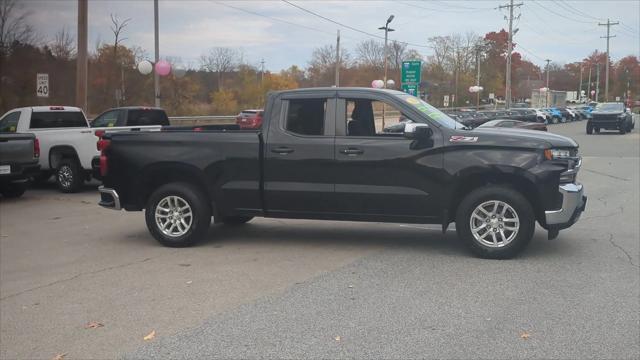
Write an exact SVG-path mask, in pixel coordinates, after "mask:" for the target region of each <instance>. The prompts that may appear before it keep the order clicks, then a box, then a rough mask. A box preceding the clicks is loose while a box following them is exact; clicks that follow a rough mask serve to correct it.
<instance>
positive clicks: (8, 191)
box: [0, 183, 27, 199]
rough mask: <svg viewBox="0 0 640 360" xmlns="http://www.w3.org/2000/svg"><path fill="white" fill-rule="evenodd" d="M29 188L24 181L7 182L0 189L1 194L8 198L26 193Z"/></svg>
mask: <svg viewBox="0 0 640 360" xmlns="http://www.w3.org/2000/svg"><path fill="white" fill-rule="evenodd" d="M26 190H27V185H26V184H24V183H21V184H6V185H3V186H2V188H1V189H0V194H2V196H4V197H5V198H7V199H13V198H18V197H20V196H22V194H24V192H25V191H26Z"/></svg>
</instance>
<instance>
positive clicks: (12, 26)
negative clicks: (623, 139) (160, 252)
mask: <svg viewBox="0 0 640 360" xmlns="http://www.w3.org/2000/svg"><path fill="white" fill-rule="evenodd" d="M16 5H17V2H16V1H15V0H2V2H0V112H1V113H4V112H5V111H7V110H9V109H11V108H14V107H20V106H33V105H49V104H57V105H70V104H74V102H75V79H76V67H75V57H76V55H75V39H73V38H72V37H71V36H70V34H69V32H68V30H67V29H65V28H63V29H61V30H60V31H59V32H58V33H56V34H55V36H54V37H53V38H52V39H51V40H50V41H43V40H42V39H39V37H38V36H37V34H36V33H35V32H34V31H33V29H32V28H31V27H30V26H29V25H27V19H26V16H27V14H24V13H20V12H19V11H18V10H19V9H18V7H17V6H16ZM129 21H130V19H119V18H118V17H117V16H115V15H112V16H111V23H112V26H111V30H112V33H113V39H112V40H111V41H109V42H102V43H100V44H98V45H97V46H96V48H95V49H94V50H93V51H92V52H91V54H90V58H89V84H88V94H89V95H88V96H89V109H88V113H89V114H91V115H95V114H97V113H99V112H101V111H103V110H105V109H108V108H110V107H114V106H125V105H142V106H152V105H153V104H154V90H153V76H152V75H142V74H140V73H139V72H138V70H137V68H136V65H137V63H138V62H140V61H141V60H143V59H147V58H149V56H148V53H147V52H146V51H145V50H144V49H142V48H140V47H138V46H126V45H125V44H124V41H125V40H126V30H127V25H128V24H129ZM507 38H508V34H507V32H506V31H505V30H504V29H502V30H499V31H495V32H489V33H487V34H485V35H483V36H480V35H477V34H475V33H466V34H451V35H446V36H434V37H431V38H429V39H428V44H429V46H430V48H431V51H430V55H427V56H423V55H421V54H420V53H419V52H418V51H416V50H415V49H411V48H409V47H408V46H407V44H404V43H402V42H396V41H391V42H390V43H389V45H388V48H387V51H386V58H387V63H388V78H389V79H393V80H394V81H395V83H396V87H400V73H401V67H402V61H405V60H421V61H422V82H421V84H420V89H421V92H422V94H423V95H424V96H425V97H426V99H427V100H428V101H429V102H430V103H432V104H434V105H435V106H443V98H444V95H449V96H451V95H454V96H453V97H452V99H451V102H450V104H449V105H450V106H464V105H467V104H475V101H476V100H475V99H476V98H475V96H476V95H475V94H471V93H469V90H468V89H469V87H470V86H472V85H475V84H476V81H477V74H478V71H477V70H478V66H479V69H480V85H481V86H482V87H483V88H484V90H483V92H482V93H481V98H482V99H483V101H487V99H488V96H489V94H494V96H495V98H498V99H500V98H504V88H505V81H504V78H505V67H506V55H505V54H506V52H507ZM514 49H515V51H514V53H513V54H512V79H513V80H512V89H513V90H512V94H513V97H514V100H516V101H518V100H524V99H526V98H529V97H530V96H531V89H536V88H540V87H542V86H544V85H545V82H544V81H545V79H546V74H545V70H546V69H543V68H540V67H539V66H537V65H535V64H534V63H532V62H530V61H529V60H527V59H525V58H523V56H522V55H521V53H520V52H518V45H517V43H516V44H515V46H514ZM336 55H337V54H336V46H335V44H326V45H322V46H318V47H317V48H316V49H314V51H313V52H312V54H311V58H310V60H309V61H308V63H307V64H305V66H299V65H292V66H290V67H289V68H288V69H285V70H282V71H279V72H271V71H262V69H261V68H260V67H259V66H256V65H252V64H250V63H248V62H247V59H246V57H245V56H244V53H243V51H242V49H239V48H226V47H213V48H211V49H209V50H208V51H206V52H205V53H203V54H202V56H201V57H200V59H199V61H198V64H197V65H196V66H191V68H190V69H188V70H187V71H186V73H185V74H184V75H183V76H176V75H175V74H172V75H169V76H167V77H163V78H162V79H161V82H160V84H161V89H160V93H161V103H162V106H163V107H164V108H165V109H166V110H167V111H168V113H169V114H170V115H172V116H179V115H216V114H220V115H222V114H224V115H229V114H235V113H237V112H238V111H240V110H241V109H246V108H261V107H262V106H263V104H264V100H265V96H266V93H267V92H269V91H271V90H281V89H291V88H298V87H317V86H332V85H334V81H335V71H336V68H339V71H340V86H365V87H368V86H370V84H371V81H372V80H375V79H382V77H383V72H384V63H385V49H384V44H383V43H382V42H380V41H376V40H364V41H361V42H360V43H358V44H357V45H356V46H355V47H354V48H353V49H346V48H341V49H340V52H339V56H338V57H339V59H336V58H337V56H336ZM166 60H168V61H169V62H170V63H172V64H173V66H174V68H175V67H180V66H181V65H182V61H181V59H180V58H167V59H166ZM336 60H338V61H339V66H337V63H336ZM605 62H606V55H605V54H604V53H602V52H599V51H597V50H595V51H594V52H592V53H591V54H589V55H588V56H587V57H585V58H584V59H583V60H581V61H577V62H574V63H569V64H564V65H560V64H556V63H551V64H550V65H549V75H550V76H549V78H550V84H549V87H550V88H551V89H552V90H567V91H571V90H574V91H577V90H579V86H580V73H581V72H582V79H583V81H582V84H583V86H582V90H584V91H585V92H587V91H588V89H595V87H596V81H597V80H596V64H600V77H599V81H600V86H599V87H600V94H601V97H600V99H599V100H601V101H602V100H604V98H603V96H604V78H605V76H604V68H605V66H604V64H605ZM581 69H582V70H581ZM589 69H591V77H590V79H589V77H588V75H589ZM37 73H48V74H49V81H50V95H49V98H45V99H43V98H38V97H36V91H35V90H36V84H35V83H36V81H35V79H36V74H37ZM589 80H590V83H589ZM638 84H640V65H639V63H638V58H637V57H636V56H633V55H630V56H626V57H623V58H621V59H619V60H617V61H612V62H611V63H610V83H609V93H610V98H611V99H614V98H615V97H616V96H621V97H624V94H625V91H626V90H627V86H629V90H630V92H631V94H632V97H633V98H638V90H639V89H638Z"/></svg>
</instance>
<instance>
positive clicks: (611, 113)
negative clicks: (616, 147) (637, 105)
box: [587, 103, 635, 135]
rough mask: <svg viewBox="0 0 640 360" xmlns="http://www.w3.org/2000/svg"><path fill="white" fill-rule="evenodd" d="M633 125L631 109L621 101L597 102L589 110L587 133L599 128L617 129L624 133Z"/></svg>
mask: <svg viewBox="0 0 640 360" xmlns="http://www.w3.org/2000/svg"><path fill="white" fill-rule="evenodd" d="M634 127H635V123H634V121H633V115H632V114H631V110H630V109H628V108H625V107H624V104H623V103H599V104H598V105H596V107H595V109H593V111H592V112H591V119H589V121H587V134H589V135H590V134H592V133H593V131H594V130H595V132H596V133H599V132H600V129H605V130H618V131H619V132H620V134H626V133H628V132H630V131H631V130H632V129H633V128H634Z"/></svg>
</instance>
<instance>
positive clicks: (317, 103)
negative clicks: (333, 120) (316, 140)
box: [285, 99, 327, 136]
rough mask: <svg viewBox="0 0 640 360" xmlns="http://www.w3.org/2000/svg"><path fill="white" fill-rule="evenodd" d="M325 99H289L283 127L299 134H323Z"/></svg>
mask: <svg viewBox="0 0 640 360" xmlns="http://www.w3.org/2000/svg"><path fill="white" fill-rule="evenodd" d="M326 109H327V99H291V100H289V109H288V111H287V118H286V123H285V129H286V130H287V131H290V132H292V133H294V134H299V135H311V136H313V135H323V134H324V118H325V111H326Z"/></svg>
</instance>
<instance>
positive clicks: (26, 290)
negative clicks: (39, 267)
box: [0, 258, 153, 301]
mask: <svg viewBox="0 0 640 360" xmlns="http://www.w3.org/2000/svg"><path fill="white" fill-rule="evenodd" d="M152 259H153V258H145V259H142V260H138V261H132V262H129V263H126V264H120V265H115V266H109V267H106V268H103V269H98V270H93V271H87V272H81V273H78V274H75V275H73V276H72V277H69V278H66V279H60V280H56V281H52V282H50V283H48V284H44V285H39V286H36V287H32V288H29V289H25V290H22V291H20V292H17V293H15V294H11V295H7V296H5V297H1V298H0V301H3V300H7V299H10V298H13V297H16V296H19V295H22V294H25V293H28V292H31V291H35V290H39V289H43V288H46V287H49V286H53V285H57V284H60V283H64V282H67V281H72V280H75V279H77V278H79V277H81V276H85V275H94V274H98V273H101V272H105V271H109V270H115V269H120V268H124V267H127V266H131V265H136V264H141V263H144V262H147V261H149V260H152Z"/></svg>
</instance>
